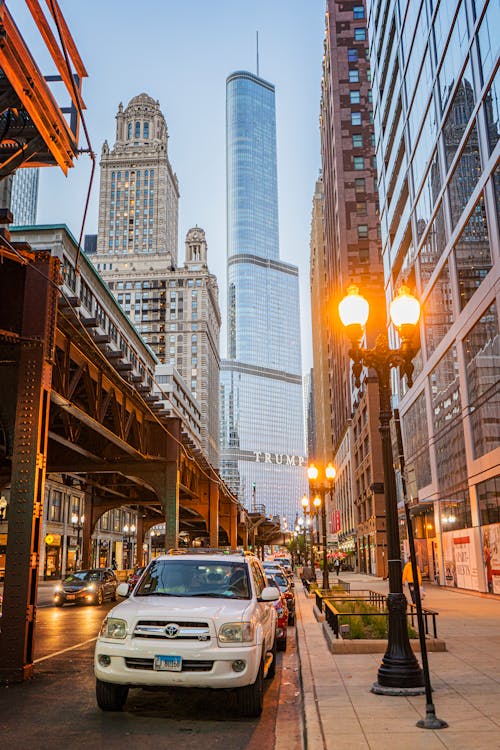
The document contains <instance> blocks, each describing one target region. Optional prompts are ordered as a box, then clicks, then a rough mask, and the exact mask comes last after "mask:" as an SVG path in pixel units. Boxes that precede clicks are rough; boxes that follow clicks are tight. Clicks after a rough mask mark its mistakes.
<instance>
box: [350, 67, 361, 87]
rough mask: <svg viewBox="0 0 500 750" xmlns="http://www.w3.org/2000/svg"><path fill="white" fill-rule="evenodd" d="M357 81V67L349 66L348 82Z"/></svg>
mask: <svg viewBox="0 0 500 750" xmlns="http://www.w3.org/2000/svg"><path fill="white" fill-rule="evenodd" d="M358 81H359V70H358V69H357V68H351V69H350V70H349V83H358Z"/></svg>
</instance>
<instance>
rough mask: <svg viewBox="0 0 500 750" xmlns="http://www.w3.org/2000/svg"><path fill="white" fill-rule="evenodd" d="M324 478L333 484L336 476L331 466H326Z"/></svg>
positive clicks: (335, 471)
mask: <svg viewBox="0 0 500 750" xmlns="http://www.w3.org/2000/svg"><path fill="white" fill-rule="evenodd" d="M325 474H326V478H327V479H328V481H329V482H333V480H334V479H335V477H336V476H337V469H336V468H335V466H333V464H328V466H327V467H326V469H325Z"/></svg>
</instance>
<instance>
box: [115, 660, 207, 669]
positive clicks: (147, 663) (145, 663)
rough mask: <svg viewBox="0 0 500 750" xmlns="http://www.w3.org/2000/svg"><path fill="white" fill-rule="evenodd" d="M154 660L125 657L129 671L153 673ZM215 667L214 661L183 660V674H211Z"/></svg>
mask: <svg viewBox="0 0 500 750" xmlns="http://www.w3.org/2000/svg"><path fill="white" fill-rule="evenodd" d="M153 665H154V659H137V658H134V659H131V658H128V657H125V666H126V667H127V669H145V670H147V671H149V672H152V671H153ZM213 666H214V663H213V661H207V660H203V659H183V660H182V671H183V672H210V671H211V670H212V668H213Z"/></svg>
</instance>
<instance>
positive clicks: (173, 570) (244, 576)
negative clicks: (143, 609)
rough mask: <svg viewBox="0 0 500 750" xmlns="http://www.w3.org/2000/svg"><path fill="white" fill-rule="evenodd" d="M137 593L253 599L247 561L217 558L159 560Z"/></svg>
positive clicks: (138, 594) (139, 594) (153, 565)
mask: <svg viewBox="0 0 500 750" xmlns="http://www.w3.org/2000/svg"><path fill="white" fill-rule="evenodd" d="M134 596H182V597H184V596H206V597H222V598H225V599H226V598H227V599H250V583H249V580H248V570H247V566H246V565H245V564H244V563H239V562H231V561H229V560H228V561H227V562H226V561H218V560H217V561H215V560H210V561H207V560H203V561H202V560H199V561H198V560H157V561H154V562H153V563H151V565H150V566H149V568H148V570H147V572H146V574H145V575H144V577H143V579H142V581H141V583H140V585H139V588H138V589H137V590H136V591H135V594H134Z"/></svg>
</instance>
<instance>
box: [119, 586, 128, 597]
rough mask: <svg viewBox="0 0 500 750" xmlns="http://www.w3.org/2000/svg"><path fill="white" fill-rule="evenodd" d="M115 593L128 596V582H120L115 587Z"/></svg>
mask: <svg viewBox="0 0 500 750" xmlns="http://www.w3.org/2000/svg"><path fill="white" fill-rule="evenodd" d="M116 593H117V594H118V596H128V594H129V590H128V583H120V584H119V585H118V586H117V587H116Z"/></svg>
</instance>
